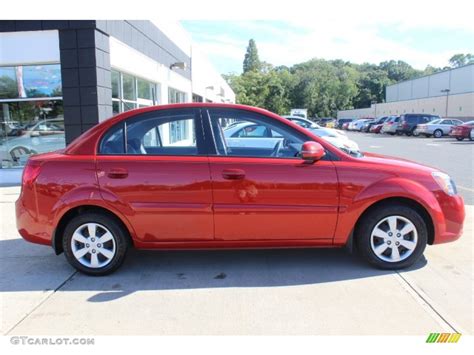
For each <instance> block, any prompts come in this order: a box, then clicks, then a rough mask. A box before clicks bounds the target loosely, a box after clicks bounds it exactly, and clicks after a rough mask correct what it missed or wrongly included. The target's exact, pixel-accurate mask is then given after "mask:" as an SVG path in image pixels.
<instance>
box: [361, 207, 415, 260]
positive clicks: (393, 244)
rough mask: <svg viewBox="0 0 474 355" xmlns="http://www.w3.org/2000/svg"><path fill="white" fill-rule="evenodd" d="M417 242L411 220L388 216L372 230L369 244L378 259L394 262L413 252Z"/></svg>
mask: <svg viewBox="0 0 474 355" xmlns="http://www.w3.org/2000/svg"><path fill="white" fill-rule="evenodd" d="M417 243H418V231H417V230H416V227H415V225H414V223H413V222H412V221H410V220H409V219H408V218H405V217H402V216H388V217H385V218H383V219H382V220H380V221H379V222H378V223H377V224H376V225H375V227H374V228H373V230H372V233H371V236H370V246H371V248H372V251H373V252H374V254H375V255H376V256H377V258H379V259H380V260H383V261H386V262H389V263H396V262H400V261H402V260H405V259H407V258H408V257H409V256H410V255H412V254H413V252H414V251H415V248H416V246H417Z"/></svg>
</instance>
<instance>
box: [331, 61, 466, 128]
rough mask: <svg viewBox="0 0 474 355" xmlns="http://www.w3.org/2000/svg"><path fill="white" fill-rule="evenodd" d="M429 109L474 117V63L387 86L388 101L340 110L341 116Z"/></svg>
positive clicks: (442, 114)
mask: <svg viewBox="0 0 474 355" xmlns="http://www.w3.org/2000/svg"><path fill="white" fill-rule="evenodd" d="M404 113H427V114H435V115H439V116H441V117H450V118H458V119H461V120H463V121H468V120H472V119H474V64H470V65H465V66H463V67H459V68H455V69H449V70H444V71H441V72H438V73H435V74H432V75H427V76H423V77H421V78H417V79H413V80H407V81H403V82H400V83H397V84H394V85H390V86H387V88H386V91H385V102H383V103H373V104H372V105H371V107H368V108H361V109H354V110H344V111H338V113H337V117H338V118H367V117H383V116H391V115H402V114H404Z"/></svg>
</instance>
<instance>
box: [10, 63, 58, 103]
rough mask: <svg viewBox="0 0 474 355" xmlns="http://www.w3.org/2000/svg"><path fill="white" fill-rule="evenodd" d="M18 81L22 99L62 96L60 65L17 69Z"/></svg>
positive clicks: (20, 67)
mask: <svg viewBox="0 0 474 355" xmlns="http://www.w3.org/2000/svg"><path fill="white" fill-rule="evenodd" d="M20 78H22V79H23V80H20ZM17 79H18V83H19V85H18V87H19V90H20V96H21V97H59V96H62V88H61V68H60V66H59V64H58V65H34V66H33V65H32V66H19V67H17Z"/></svg>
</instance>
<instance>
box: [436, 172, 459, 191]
mask: <svg viewBox="0 0 474 355" xmlns="http://www.w3.org/2000/svg"><path fill="white" fill-rule="evenodd" d="M431 175H432V176H433V179H434V180H435V181H436V183H437V184H438V185H439V187H441V190H443V191H444V192H446V193H447V194H448V195H450V196H453V195H456V194H457V193H458V191H457V189H456V184H454V181H453V180H452V179H451V178H450V177H449V175H448V174H445V173H442V172H439V171H435V172H433V173H431Z"/></svg>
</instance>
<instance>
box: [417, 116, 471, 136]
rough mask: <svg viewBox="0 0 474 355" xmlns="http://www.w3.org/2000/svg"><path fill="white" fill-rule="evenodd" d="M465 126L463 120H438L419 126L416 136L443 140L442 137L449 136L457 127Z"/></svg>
mask: <svg viewBox="0 0 474 355" xmlns="http://www.w3.org/2000/svg"><path fill="white" fill-rule="evenodd" d="M460 124H463V121H461V120H455V119H437V120H433V121H431V122H428V123H425V124H419V125H417V127H416V129H415V131H414V133H413V134H414V135H421V136H425V137H431V136H433V137H435V138H441V137H442V136H447V135H449V132H451V129H452V128H453V127H455V126H459V125H460Z"/></svg>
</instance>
